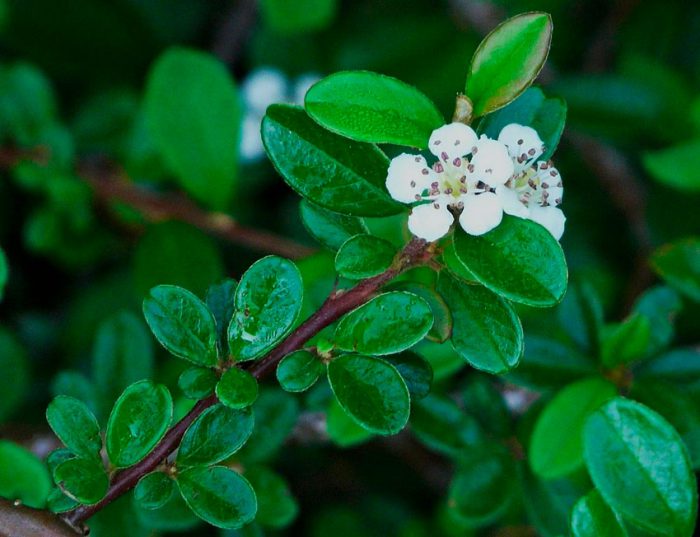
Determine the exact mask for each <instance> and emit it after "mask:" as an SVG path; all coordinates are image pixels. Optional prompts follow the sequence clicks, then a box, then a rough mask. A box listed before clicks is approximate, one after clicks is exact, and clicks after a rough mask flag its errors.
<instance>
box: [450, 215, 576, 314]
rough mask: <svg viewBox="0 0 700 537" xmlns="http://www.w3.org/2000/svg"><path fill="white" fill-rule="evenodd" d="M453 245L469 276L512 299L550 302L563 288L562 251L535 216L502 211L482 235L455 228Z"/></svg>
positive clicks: (540, 303) (565, 275) (557, 298)
mask: <svg viewBox="0 0 700 537" xmlns="http://www.w3.org/2000/svg"><path fill="white" fill-rule="evenodd" d="M454 246H455V253H456V254H457V257H458V258H459V260H460V261H461V262H462V263H464V265H465V266H466V267H467V269H468V270H469V272H470V273H471V274H472V275H473V276H474V278H476V279H477V280H478V281H479V282H480V283H481V284H483V285H484V286H486V287H488V288H489V289H491V290H492V291H493V292H494V293H497V294H499V295H501V296H504V297H505V298H507V299H509V300H512V301H513V302H519V303H521V304H525V305H527V306H535V307H549V306H554V305H556V304H557V303H558V302H559V301H560V300H561V299H562V298H563V296H564V293H565V292H566V285H567V279H568V271H567V267H566V259H564V252H563V251H562V249H561V246H559V243H558V242H557V241H556V240H555V239H554V237H552V235H551V234H550V233H549V232H548V231H547V230H546V229H545V228H543V227H542V226H540V225H539V224H536V223H535V222H532V221H530V220H523V219H522V218H516V217H515V216H508V215H505V216H504V217H503V221H502V222H501V224H500V225H499V226H498V227H497V228H496V229H494V230H492V231H489V232H488V233H486V234H484V235H481V236H478V237H476V236H473V235H468V234H467V233H455V235H454Z"/></svg>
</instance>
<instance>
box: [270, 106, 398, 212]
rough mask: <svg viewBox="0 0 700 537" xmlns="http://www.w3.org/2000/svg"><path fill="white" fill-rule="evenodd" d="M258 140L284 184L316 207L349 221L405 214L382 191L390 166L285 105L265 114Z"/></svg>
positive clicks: (371, 147) (363, 145) (373, 150)
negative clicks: (367, 217) (342, 216)
mask: <svg viewBox="0 0 700 537" xmlns="http://www.w3.org/2000/svg"><path fill="white" fill-rule="evenodd" d="M262 138H263V143H264V144H265V150H266V151H267V154H268V156H269V157H270V160H271V161H272V163H273V164H274V166H275V168H276V169H277V171H278V172H279V173H280V175H281V176H282V177H283V178H284V180H285V181H286V182H287V184H288V185H289V186H291V187H292V188H293V189H294V190H296V191H297V192H298V193H299V195H301V196H302V197H304V198H307V199H309V200H311V201H312V202H314V203H316V204H317V205H320V206H321V207H324V208H326V209H330V210H332V211H336V212H339V213H343V214H348V215H353V216H388V215H392V214H398V213H399V212H401V211H403V210H404V207H403V206H402V205H401V204H399V203H397V202H396V201H394V200H393V199H391V197H390V196H389V194H388V192H387V190H386V188H385V186H384V182H385V180H386V174H387V170H388V169H389V160H388V159H387V158H386V156H385V155H384V153H382V152H381V151H380V150H379V149H378V148H377V147H376V146H374V145H371V144H366V143H362V142H354V141H351V140H348V139H347V138H343V137H342V136H338V135H337V134H332V133H331V132H329V131H327V130H325V129H323V128H322V127H319V126H318V125H317V124H316V123H315V122H314V121H313V120H312V119H311V118H309V117H308V116H307V115H306V113H305V112H304V111H303V110H302V109H301V108H298V107H294V106H287V105H273V106H271V107H270V108H268V109H267V115H266V116H265V118H264V119H263V123H262Z"/></svg>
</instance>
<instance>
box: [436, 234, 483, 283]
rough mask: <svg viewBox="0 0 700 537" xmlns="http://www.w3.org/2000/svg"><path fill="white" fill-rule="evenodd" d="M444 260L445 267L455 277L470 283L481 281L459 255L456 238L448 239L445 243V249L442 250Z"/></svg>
mask: <svg viewBox="0 0 700 537" xmlns="http://www.w3.org/2000/svg"><path fill="white" fill-rule="evenodd" d="M442 262H443V263H444V264H445V268H446V269H447V270H448V271H449V273H450V274H451V275H452V276H454V277H455V278H458V279H460V280H464V281H465V282H467V283H470V284H473V283H479V282H478V281H477V279H476V277H475V276H474V274H472V272H471V271H470V270H469V269H468V268H467V266H466V265H465V264H464V263H462V261H461V260H460V259H459V258H458V257H457V252H456V250H455V245H454V240H451V241H447V243H446V244H445V249H444V250H443V251H442Z"/></svg>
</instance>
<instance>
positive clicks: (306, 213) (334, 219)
mask: <svg viewBox="0 0 700 537" xmlns="http://www.w3.org/2000/svg"><path fill="white" fill-rule="evenodd" d="M299 212H300V214H301V221H302V222H303V223H304V227H305V228H306V231H308V232H309V234H310V235H311V236H312V237H313V238H314V239H316V240H317V241H318V242H320V243H321V244H322V245H323V246H325V247H326V248H328V249H329V250H333V251H335V250H337V249H338V248H340V247H341V245H342V244H343V243H344V242H345V241H346V240H348V239H349V238H350V237H353V236H354V235H361V234H363V233H369V230H368V229H367V226H366V225H365V222H364V220H362V219H361V218H358V217H356V216H348V215H345V214H341V213H334V212H333V211H329V210H327V209H324V208H323V207H319V206H318V205H315V204H313V203H311V202H309V201H308V200H301V203H300V204H299Z"/></svg>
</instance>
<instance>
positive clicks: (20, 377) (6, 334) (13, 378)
mask: <svg viewBox="0 0 700 537" xmlns="http://www.w3.org/2000/svg"><path fill="white" fill-rule="evenodd" d="M0 371H2V375H0V393H1V394H2V397H0V423H4V422H5V420H6V419H7V418H8V417H9V416H11V415H12V413H13V412H15V410H16V409H17V408H18V407H19V406H20V405H21V404H22V402H23V401H24V399H25V397H26V395H27V392H28V391H29V386H30V374H29V360H28V358H27V353H26V351H25V350H24V347H22V345H21V344H20V342H19V341H18V340H17V338H16V337H15V336H14V335H13V334H12V333H11V332H10V331H9V330H6V329H5V328H2V327H0Z"/></svg>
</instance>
